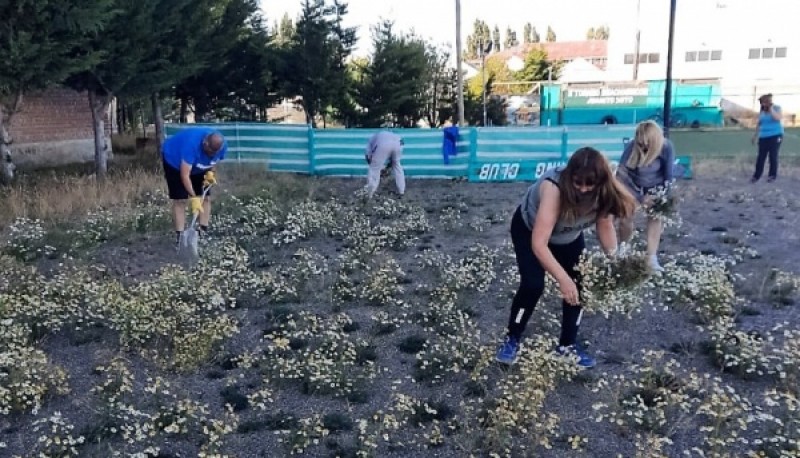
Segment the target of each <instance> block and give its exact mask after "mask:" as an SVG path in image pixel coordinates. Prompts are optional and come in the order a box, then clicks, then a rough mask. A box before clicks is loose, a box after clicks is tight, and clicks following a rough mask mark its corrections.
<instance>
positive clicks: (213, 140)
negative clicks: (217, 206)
mask: <svg viewBox="0 0 800 458" xmlns="http://www.w3.org/2000/svg"><path fill="white" fill-rule="evenodd" d="M227 150H228V145H227V143H226V142H225V138H224V137H223V136H222V134H221V133H219V131H217V130H215V129H211V128H209V127H188V128H185V129H182V130H181V131H180V132H178V133H177V134H175V135H173V136H171V137H169V138H168V139H167V140H166V141H165V142H164V145H163V146H162V147H161V158H162V159H163V162H164V178H166V180H167V189H168V190H169V198H170V199H172V222H173V224H174V227H175V233H176V237H177V238H176V243H180V239H181V232H183V228H184V227H185V225H186V200H187V199H188V200H189V207H190V210H191V212H192V213H195V212H200V216H199V218H198V221H199V222H200V230H201V231H202V232H204V231H206V230H208V221H209V219H210V218H211V202H210V201H209V199H208V196H209V194H208V193H206V199H205V200H203V199H202V198H201V197H200V196H201V195H202V194H203V187H204V186H210V185H213V184H216V183H217V178H216V174H215V170H216V166H217V163H219V161H221V160H223V159H225V152H226V151H227Z"/></svg>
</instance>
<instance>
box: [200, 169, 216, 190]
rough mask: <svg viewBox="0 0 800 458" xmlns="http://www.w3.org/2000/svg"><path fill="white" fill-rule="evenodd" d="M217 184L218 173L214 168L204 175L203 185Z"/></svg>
mask: <svg viewBox="0 0 800 458" xmlns="http://www.w3.org/2000/svg"><path fill="white" fill-rule="evenodd" d="M215 184H217V174H216V173H214V171H213V170H209V171H208V172H206V174H205V175H204V176H203V186H204V187H207V186H213V185H215Z"/></svg>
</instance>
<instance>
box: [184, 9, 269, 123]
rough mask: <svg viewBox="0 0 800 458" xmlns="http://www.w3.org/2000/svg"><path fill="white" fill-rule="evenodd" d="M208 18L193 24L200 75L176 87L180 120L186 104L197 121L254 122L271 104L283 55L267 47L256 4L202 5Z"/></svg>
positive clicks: (195, 75)
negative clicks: (246, 120) (180, 108)
mask: <svg viewBox="0 0 800 458" xmlns="http://www.w3.org/2000/svg"><path fill="white" fill-rule="evenodd" d="M203 1H204V2H207V6H206V7H205V8H201V7H199V6H195V8H198V9H203V11H206V12H209V13H210V14H206V15H201V16H199V17H197V18H196V20H195V21H193V25H194V27H193V29H194V30H193V31H192V34H194V38H196V39H197V46H196V47H195V48H193V50H192V52H191V53H190V56H192V57H191V58H192V59H195V60H196V61H198V62H201V63H202V66H201V68H200V70H199V71H197V72H193V74H192V75H191V76H189V77H187V78H185V79H183V80H182V81H180V84H178V85H177V87H176V90H175V95H176V97H177V98H178V99H179V100H180V101H181V104H182V110H183V111H184V112H183V113H182V116H181V117H183V115H184V114H185V110H186V108H187V107H188V105H189V103H191V104H192V105H193V107H194V110H195V115H196V118H198V119H199V120H211V118H216V119H223V120H237V119H248V120H252V119H254V118H255V117H256V116H257V115H258V114H259V111H263V110H264V109H265V108H266V107H267V106H268V105H269V104H271V103H272V102H273V101H274V100H275V97H274V94H275V92H276V91H277V84H278V83H277V81H278V69H279V68H280V64H281V58H282V57H283V53H282V52H279V49H278V46H277V45H276V44H274V43H272V42H271V39H272V37H271V35H270V34H269V33H268V31H267V29H266V26H265V25H264V23H263V19H262V17H261V15H260V12H259V11H260V9H259V4H258V1H256V0H224V1H223V0H203Z"/></svg>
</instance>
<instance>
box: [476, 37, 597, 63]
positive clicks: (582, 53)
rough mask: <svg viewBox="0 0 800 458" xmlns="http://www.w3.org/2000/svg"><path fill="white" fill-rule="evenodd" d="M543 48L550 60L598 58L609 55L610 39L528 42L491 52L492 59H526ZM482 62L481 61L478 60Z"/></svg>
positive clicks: (489, 56)
mask: <svg viewBox="0 0 800 458" xmlns="http://www.w3.org/2000/svg"><path fill="white" fill-rule="evenodd" d="M536 48H539V49H543V50H544V51H545V52H546V53H547V57H548V59H550V60H573V59H577V58H583V59H597V58H603V57H608V40H584V41H555V42H543V43H528V44H521V45H517V46H514V47H513V48H508V49H504V50H502V51H500V52H495V53H491V54H489V55H488V56H487V57H488V58H490V59H493V58H500V59H503V60H504V61H505V60H508V59H510V58H512V57H519V58H521V59H524V58H525V56H526V55H527V54H528V53H529V52H530V51H532V50H533V49H536ZM478 62H480V61H478Z"/></svg>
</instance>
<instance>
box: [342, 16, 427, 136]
mask: <svg viewBox="0 0 800 458" xmlns="http://www.w3.org/2000/svg"><path fill="white" fill-rule="evenodd" d="M393 27H394V24H393V23H392V22H391V21H384V22H382V23H381V24H378V25H377V26H375V27H374V28H373V46H374V48H375V52H374V54H373V55H372V59H371V60H370V63H369V65H368V66H367V67H366V69H365V70H364V78H363V81H362V82H360V84H359V89H358V103H359V105H361V106H362V107H363V108H365V109H366V110H365V111H366V112H365V113H364V116H363V118H362V119H363V121H362V122H363V124H364V125H365V126H370V127H377V126H381V125H385V124H395V125H401V126H405V127H412V126H414V124H415V122H416V121H417V120H418V119H419V118H420V117H422V115H423V111H424V107H425V92H426V85H427V81H428V79H427V77H428V74H429V53H428V50H427V47H426V44H425V42H424V41H423V40H422V39H420V38H419V37H416V36H414V35H410V34H409V35H401V34H398V33H396V32H395V31H394V30H393Z"/></svg>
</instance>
